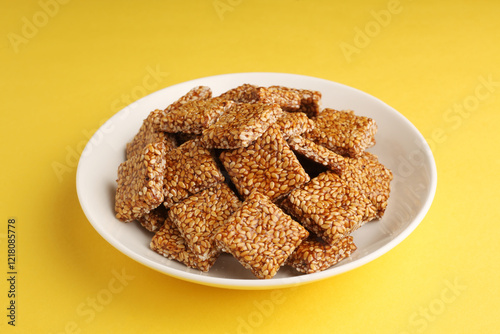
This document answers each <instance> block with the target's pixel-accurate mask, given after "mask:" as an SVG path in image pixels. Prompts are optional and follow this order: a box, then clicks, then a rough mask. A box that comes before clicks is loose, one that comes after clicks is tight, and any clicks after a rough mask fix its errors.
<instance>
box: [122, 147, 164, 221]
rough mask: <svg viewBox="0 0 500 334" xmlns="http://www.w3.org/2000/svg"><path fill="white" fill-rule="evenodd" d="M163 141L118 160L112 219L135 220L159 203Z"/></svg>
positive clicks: (160, 196)
mask: <svg viewBox="0 0 500 334" xmlns="http://www.w3.org/2000/svg"><path fill="white" fill-rule="evenodd" d="M165 150H166V149H165V144H164V143H163V142H159V143H154V144H148V145H147V146H146V147H145V148H144V149H143V150H142V152H141V154H137V155H135V156H133V157H132V158H130V159H128V160H126V161H125V162H123V163H121V164H120V166H119V167H118V179H117V180H116V182H117V188H116V194H115V212H116V218H118V219H119V220H121V221H124V222H130V221H132V220H135V219H138V218H139V217H141V216H143V215H144V214H146V213H148V212H150V211H151V210H153V209H154V208H156V207H158V206H159V205H160V204H161V203H162V202H163V190H162V188H163V177H164V171H165Z"/></svg>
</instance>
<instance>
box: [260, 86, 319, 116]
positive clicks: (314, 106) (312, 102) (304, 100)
mask: <svg viewBox="0 0 500 334" xmlns="http://www.w3.org/2000/svg"><path fill="white" fill-rule="evenodd" d="M273 88H274V89H276V88H278V89H280V90H282V91H289V92H293V93H295V94H297V95H298V96H299V98H300V104H299V108H298V109H297V108H295V107H294V108H287V107H286V106H285V107H283V110H285V111H291V112H294V111H300V112H303V113H305V114H306V115H307V116H308V117H315V116H317V115H318V114H319V113H320V103H321V92H319V91H315V90H307V89H297V88H289V87H284V86H270V87H269V89H273Z"/></svg>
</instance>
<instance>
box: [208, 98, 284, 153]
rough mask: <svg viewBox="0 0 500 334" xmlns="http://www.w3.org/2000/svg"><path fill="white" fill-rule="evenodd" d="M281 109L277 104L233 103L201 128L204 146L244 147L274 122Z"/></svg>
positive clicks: (222, 147)
mask: <svg viewBox="0 0 500 334" xmlns="http://www.w3.org/2000/svg"><path fill="white" fill-rule="evenodd" d="M282 113H283V111H282V110H281V108H280V107H279V106H278V105H277V104H260V103H254V104H251V103H235V104H234V105H233V106H231V108H229V109H228V110H226V112H225V113H224V114H222V115H221V116H220V117H219V119H218V120H217V121H216V122H215V123H213V124H212V125H210V126H209V127H208V129H206V130H203V134H202V142H203V145H204V146H205V147H211V148H220V149H233V148H239V147H246V146H248V145H250V143H251V142H253V141H254V140H255V139H257V138H259V137H260V136H261V135H262V134H263V133H264V132H265V131H266V130H267V128H268V127H269V126H270V125H271V124H273V123H275V122H276V120H277V119H278V117H280V116H281V115H282Z"/></svg>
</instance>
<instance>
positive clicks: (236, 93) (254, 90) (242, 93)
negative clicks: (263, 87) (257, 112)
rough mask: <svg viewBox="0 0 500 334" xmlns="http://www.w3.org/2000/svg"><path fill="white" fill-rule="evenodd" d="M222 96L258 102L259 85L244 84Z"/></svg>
mask: <svg viewBox="0 0 500 334" xmlns="http://www.w3.org/2000/svg"><path fill="white" fill-rule="evenodd" d="M220 97H221V98H223V99H226V100H231V101H234V102H240V103H256V102H258V101H259V98H260V97H259V87H258V86H255V85H250V84H243V85H241V86H238V87H236V88H232V89H230V90H228V91H227V92H224V93H222V94H221V95H220Z"/></svg>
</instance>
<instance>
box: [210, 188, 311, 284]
mask: <svg viewBox="0 0 500 334" xmlns="http://www.w3.org/2000/svg"><path fill="white" fill-rule="evenodd" d="M308 235H309V233H308V232H307V230H306V229H305V228H304V227H302V226H301V225H300V224H299V223H297V222H296V221H294V220H293V219H292V218H291V217H290V216H288V215H287V214H285V213H284V212H283V211H282V210H281V209H280V208H278V207H277V206H276V205H275V204H273V203H272V202H271V200H270V199H269V198H268V197H267V196H265V195H262V194H260V193H259V192H257V191H254V192H252V193H251V194H250V196H248V197H247V199H246V200H245V201H244V202H243V204H242V205H241V207H240V208H239V209H238V210H237V211H236V212H234V213H233V215H231V217H229V219H228V221H227V224H226V226H225V227H223V228H222V229H221V231H220V233H218V234H217V236H216V240H217V242H218V243H220V244H221V247H222V248H224V249H225V250H226V251H228V252H229V253H231V254H232V255H233V256H234V257H235V258H236V259H237V260H238V261H239V262H240V263H241V264H242V265H243V266H244V267H245V268H247V269H250V270H251V271H252V273H253V274H254V275H255V276H256V277H258V278H271V277H273V276H274V275H275V274H276V273H277V272H278V270H279V269H280V267H281V266H282V265H284V264H285V261H286V259H287V258H288V256H290V254H291V253H292V252H293V251H294V249H295V248H296V247H297V246H298V245H300V243H301V242H302V240H303V239H305V238H306V237H307V236H308Z"/></svg>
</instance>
